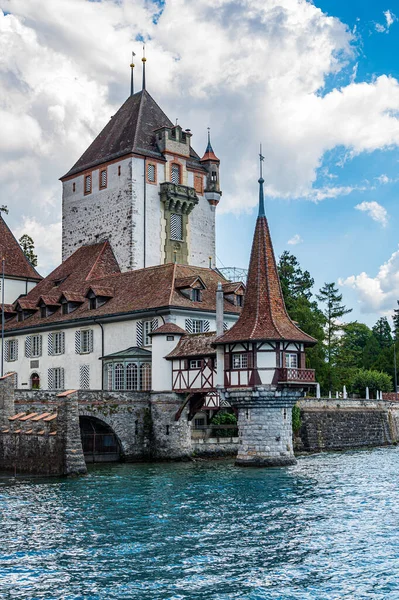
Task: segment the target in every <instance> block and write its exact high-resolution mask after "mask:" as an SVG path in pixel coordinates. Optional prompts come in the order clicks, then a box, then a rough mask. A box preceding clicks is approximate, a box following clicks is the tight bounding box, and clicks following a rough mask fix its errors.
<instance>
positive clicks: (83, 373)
mask: <svg viewBox="0 0 399 600" xmlns="http://www.w3.org/2000/svg"><path fill="white" fill-rule="evenodd" d="M80 389H81V390H88V389H90V365H80Z"/></svg>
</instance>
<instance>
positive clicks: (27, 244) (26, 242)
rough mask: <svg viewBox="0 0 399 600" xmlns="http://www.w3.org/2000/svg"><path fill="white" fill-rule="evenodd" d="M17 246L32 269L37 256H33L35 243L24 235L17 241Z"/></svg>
mask: <svg viewBox="0 0 399 600" xmlns="http://www.w3.org/2000/svg"><path fill="white" fill-rule="evenodd" d="M19 245H20V246H21V248H22V250H23V253H24V254H25V256H26V258H27V259H28V260H29V262H30V264H31V265H32V267H36V265H37V255H36V254H35V252H34V250H35V243H34V241H33V240H32V238H31V237H30V236H29V235H27V234H26V233H24V235H23V236H22V237H21V238H20V239H19Z"/></svg>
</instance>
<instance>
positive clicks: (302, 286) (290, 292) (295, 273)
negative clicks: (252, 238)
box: [278, 250, 314, 311]
mask: <svg viewBox="0 0 399 600" xmlns="http://www.w3.org/2000/svg"><path fill="white" fill-rule="evenodd" d="M278 273H279V276H280V282H281V288H282V291H283V296H284V300H285V304H286V306H287V310H288V311H290V309H291V307H292V304H293V303H295V300H296V299H298V298H300V297H302V298H306V299H307V300H310V298H311V297H312V287H313V284H314V280H313V278H312V277H311V276H310V273H309V271H302V269H301V267H300V265H299V262H298V259H297V258H296V257H295V256H294V255H293V254H291V253H290V252H288V251H287V250H285V251H284V252H283V253H282V255H281V256H280V259H279V263H278Z"/></svg>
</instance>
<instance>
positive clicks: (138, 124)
mask: <svg viewBox="0 0 399 600" xmlns="http://www.w3.org/2000/svg"><path fill="white" fill-rule="evenodd" d="M145 92H146V90H141V96H140V104H139V112H138V115H137V123H136V129H135V131H134V137H133V148H135V147H136V138H137V132H138V130H139V128H140V123H141V116H142V113H143V98H144V94H145ZM147 93H148V92H147Z"/></svg>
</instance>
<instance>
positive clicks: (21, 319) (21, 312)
mask: <svg viewBox="0 0 399 600" xmlns="http://www.w3.org/2000/svg"><path fill="white" fill-rule="evenodd" d="M23 320H24V311H23V310H19V311H18V313H17V321H23Z"/></svg>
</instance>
